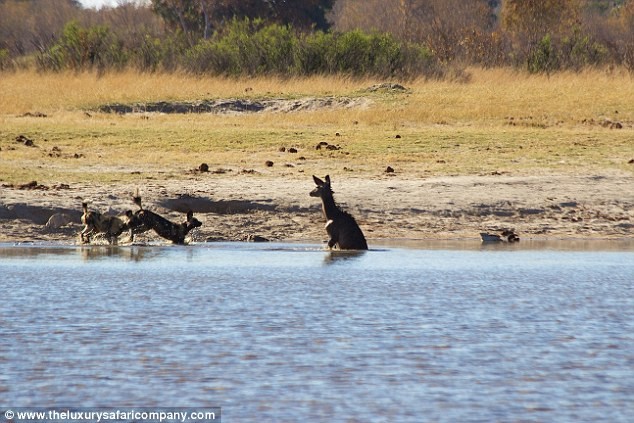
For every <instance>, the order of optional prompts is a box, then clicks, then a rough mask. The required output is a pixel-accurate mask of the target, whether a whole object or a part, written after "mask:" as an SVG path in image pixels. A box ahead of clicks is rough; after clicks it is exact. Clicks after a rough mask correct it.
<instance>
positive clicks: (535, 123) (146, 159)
mask: <svg viewBox="0 0 634 423" xmlns="http://www.w3.org/2000/svg"><path fill="white" fill-rule="evenodd" d="M468 73H469V75H470V78H469V80H467V81H464V80H462V81H425V80H416V81H409V82H405V83H403V85H404V86H405V87H406V88H407V91H405V92H399V91H393V90H381V91H376V92H371V91H368V90H367V88H368V87H370V86H372V85H374V84H376V83H380V82H384V81H376V80H368V79H365V80H358V79H352V78H345V77H337V78H333V77H312V78H305V79H288V80H284V79H277V78H253V79H241V80H235V79H228V78H218V77H194V76H190V75H184V74H139V73H135V72H131V71H128V72H122V73H107V74H105V75H102V76H97V75H95V74H92V73H79V74H76V73H58V74H55V73H43V74H39V73H35V72H29V71H24V72H17V73H5V74H2V75H0V93H1V94H0V181H5V182H24V181H26V180H31V179H37V180H38V181H39V180H42V181H50V182H72V181H76V180H85V179H94V180H96V179H99V180H122V179H123V180H125V179H132V178H139V177H174V178H179V177H185V175H187V173H186V170H188V169H192V168H194V167H196V166H197V165H198V164H199V163H202V162H206V163H208V164H209V165H210V167H212V169H213V167H223V168H233V169H255V170H259V171H261V172H268V173H271V172H273V173H275V172H278V173H285V174H291V175H293V174H300V173H301V172H306V173H311V172H312V173H319V174H321V173H323V172H330V173H334V174H336V173H340V172H349V171H351V170H352V171H355V172H357V174H362V175H366V174H369V175H378V174H381V172H382V171H383V170H384V169H385V168H386V166H388V165H389V166H392V167H393V168H395V169H396V170H397V171H398V172H400V173H402V174H405V175H412V176H426V175H442V174H487V173H492V172H511V173H524V174H532V173H549V172H566V173H587V172H606V171H618V172H630V173H631V172H632V171H633V170H634V165H632V164H628V161H629V160H630V159H632V158H634V142H633V141H632V136H633V135H634V134H633V130H634V128H633V125H634V108H633V107H632V104H634V84H633V81H632V79H631V77H630V75H629V74H627V73H626V72H620V71H618V70H611V71H605V70H593V71H586V72H583V73H558V74H555V75H552V76H550V77H549V76H546V75H527V74H524V73H519V72H516V71H513V70H508V69H494V70H481V69H470V70H469V71H468ZM323 96H348V97H364V98H367V99H368V100H369V101H370V102H371V103H370V105H368V106H366V107H358V108H350V109H320V110H312V111H303V112H292V113H260V114H240V115H215V114H200V115H194V114H190V115H159V114H153V115H147V116H139V115H125V116H120V115H114V114H106V113H97V112H95V110H96V109H97V108H98V106H100V105H103V104H108V103H115V102H116V103H134V102H150V101H175V100H201V99H214V98H301V97H323ZM36 113H43V114H45V115H46V116H47V117H35V116H29V115H28V114H36ZM610 122H612V123H613V125H612V129H611V128H610ZM617 122H618V124H620V125H621V126H622V128H619V129H616V126H618V125H617ZM20 134H23V135H25V136H27V137H29V138H31V139H33V140H34V141H35V144H36V146H37V147H35V148H28V147H24V146H21V145H18V144H17V143H15V141H14V140H15V137H16V136H18V135H20ZM321 141H326V142H328V143H330V144H335V145H339V146H340V147H341V150H334V151H328V150H326V151H324V150H315V145H316V144H317V143H319V142H321ZM53 147H57V149H58V150H61V154H58V152H55V151H53ZM280 147H287V148H288V147H295V148H297V149H298V150H299V153H298V154H297V155H291V154H288V153H286V152H285V153H282V152H280V151H279V148H280ZM75 155H77V156H78V158H75ZM300 156H302V157H303V159H301V160H300V159H299V157H300ZM266 160H272V161H273V162H274V163H275V165H274V167H272V168H266V167H265V166H264V162H265V161H266ZM288 163H290V164H291V165H287V164H288ZM289 166H294V167H289ZM138 172H141V175H142V176H138V175H139V173H138Z"/></svg>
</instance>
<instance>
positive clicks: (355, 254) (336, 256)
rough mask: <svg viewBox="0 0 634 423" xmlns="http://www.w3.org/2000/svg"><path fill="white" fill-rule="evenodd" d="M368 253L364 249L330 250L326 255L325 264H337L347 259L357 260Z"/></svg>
mask: <svg viewBox="0 0 634 423" xmlns="http://www.w3.org/2000/svg"><path fill="white" fill-rule="evenodd" d="M365 253H367V251H364V250H352V251H338V250H333V251H329V252H328V253H327V254H326V256H325V257H324V264H335V263H341V262H346V261H355V260H357V259H359V258H360V257H363V256H364V255H365Z"/></svg>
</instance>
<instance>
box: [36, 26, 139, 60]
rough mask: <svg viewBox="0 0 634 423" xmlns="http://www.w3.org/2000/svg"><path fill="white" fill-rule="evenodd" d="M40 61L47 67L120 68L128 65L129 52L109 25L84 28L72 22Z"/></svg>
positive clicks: (42, 55)
mask: <svg viewBox="0 0 634 423" xmlns="http://www.w3.org/2000/svg"><path fill="white" fill-rule="evenodd" d="M38 64H39V66H40V67H41V68H43V69H47V70H62V69H73V70H85V69H93V68H96V69H98V70H100V71H103V70H105V69H107V68H118V69H120V68H123V67H124V66H125V65H126V64H127V53H126V51H125V49H124V47H123V42H121V40H117V39H116V37H115V36H114V35H113V34H112V33H111V32H110V30H109V28H108V27H107V26H93V27H90V28H82V27H80V26H79V24H78V23H77V22H75V21H71V22H69V23H68V24H66V26H65V27H64V31H63V32H62V35H61V37H60V39H59V40H58V41H57V42H56V43H55V44H53V45H52V46H51V47H50V48H49V49H47V50H45V51H44V52H43V53H41V54H40V57H39V58H38Z"/></svg>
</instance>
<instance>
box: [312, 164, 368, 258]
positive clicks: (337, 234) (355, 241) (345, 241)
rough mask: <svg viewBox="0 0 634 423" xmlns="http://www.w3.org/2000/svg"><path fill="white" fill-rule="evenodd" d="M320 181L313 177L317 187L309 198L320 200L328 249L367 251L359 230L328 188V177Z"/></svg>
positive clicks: (366, 244)
mask: <svg viewBox="0 0 634 423" xmlns="http://www.w3.org/2000/svg"><path fill="white" fill-rule="evenodd" d="M325 179H326V180H325V181H322V180H321V179H319V178H318V177H316V176H314V175H313V180H314V181H315V184H316V185H317V187H316V188H315V189H314V190H312V191H311V192H310V196H311V197H319V198H321V204H322V210H323V212H324V216H325V217H326V232H328V235H329V236H330V240H329V241H328V248H333V247H335V246H337V247H339V249H340V250H367V249H368V243H367V242H366V240H365V237H364V236H363V232H361V228H359V225H358V224H357V222H356V221H355V220H354V217H352V216H351V215H350V214H349V213H347V212H345V211H343V210H341V209H340V208H339V206H337V203H335V198H334V197H333V195H332V194H333V193H332V189H331V188H330V176H329V175H326V178H325Z"/></svg>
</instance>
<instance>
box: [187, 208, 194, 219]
mask: <svg viewBox="0 0 634 423" xmlns="http://www.w3.org/2000/svg"><path fill="white" fill-rule="evenodd" d="M193 217H194V212H193V211H192V210H190V211H188V212H187V220H192V218H193Z"/></svg>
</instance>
